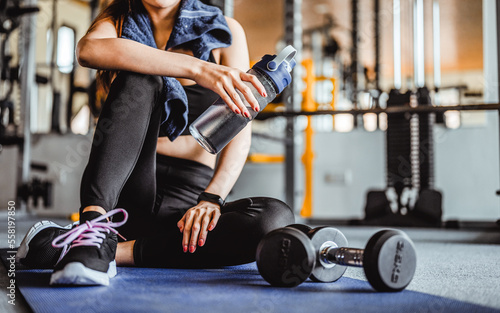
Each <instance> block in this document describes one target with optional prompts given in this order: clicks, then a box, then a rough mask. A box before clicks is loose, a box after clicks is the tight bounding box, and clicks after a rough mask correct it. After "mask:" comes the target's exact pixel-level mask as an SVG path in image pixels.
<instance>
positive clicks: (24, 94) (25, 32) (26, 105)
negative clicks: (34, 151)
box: [18, 0, 37, 211]
mask: <svg viewBox="0 0 500 313" xmlns="http://www.w3.org/2000/svg"><path fill="white" fill-rule="evenodd" d="M23 4H24V5H26V6H36V4H37V0H25V1H24V3H23ZM35 34H36V15H34V14H29V15H26V16H23V17H22V23H21V36H20V38H19V40H20V44H19V47H20V49H21V50H20V55H21V59H20V60H19V63H20V72H21V75H20V90H21V103H20V106H21V118H22V119H21V120H22V121H23V123H24V124H23V138H24V142H23V145H22V147H21V148H20V151H19V153H20V155H21V156H22V161H21V162H20V164H19V167H20V169H19V173H20V175H19V176H20V177H19V179H18V184H19V185H18V186H22V185H26V184H28V182H29V178H30V169H31V168H30V167H31V114H30V112H31V108H32V107H33V106H35V105H36V102H35V100H36V98H35V92H34V90H36V84H35V42H36V38H35ZM18 202H19V204H20V206H19V208H20V210H21V211H25V210H26V203H23V202H22V201H21V200H20V199H18Z"/></svg>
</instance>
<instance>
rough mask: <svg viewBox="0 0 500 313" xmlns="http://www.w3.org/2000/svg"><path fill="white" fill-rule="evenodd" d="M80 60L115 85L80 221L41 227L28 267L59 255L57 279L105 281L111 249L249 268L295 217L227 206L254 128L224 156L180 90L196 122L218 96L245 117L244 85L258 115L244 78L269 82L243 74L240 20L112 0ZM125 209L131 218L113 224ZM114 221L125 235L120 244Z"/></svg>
mask: <svg viewBox="0 0 500 313" xmlns="http://www.w3.org/2000/svg"><path fill="white" fill-rule="evenodd" d="M153 41H154V42H153ZM77 57H78V61H79V63H80V64H81V65H83V66H86V67H91V68H96V69H99V70H101V71H100V72H99V75H98V83H100V84H101V86H103V87H104V90H106V89H107V86H109V83H110V82H111V80H113V82H112V84H111V86H110V87H109V93H108V96H107V99H106V102H105V104H104V106H103V109H102V112H101V115H100V118H99V121H98V124H97V127H96V130H95V134H94V140H93V146H92V151H91V154H90V158H89V163H88V165H87V168H86V170H85V173H84V175H83V178H82V187H81V192H80V195H81V209H80V212H81V214H80V223H79V225H80V226H73V229H71V230H70V229H69V227H66V228H65V227H60V226H57V225H54V224H50V223H46V224H45V225H44V226H39V227H36V225H35V226H34V228H33V229H32V230H31V231H30V233H29V234H28V235H27V237H26V238H25V240H24V241H23V244H22V245H21V247H20V249H19V251H20V252H19V253H18V259H19V260H21V262H22V263H24V264H27V265H32V266H38V267H50V266H53V264H54V263H55V262H56V261H57V265H56V266H55V269H54V273H53V274H52V277H51V284H102V285H107V284H108V283H109V278H108V277H113V276H114V275H115V274H116V269H115V255H116V263H118V265H124V266H131V265H133V266H147V267H187V268H192V267H212V266H222V265H235V264H242V263H247V262H251V261H253V260H254V258H255V249H256V246H257V244H258V242H259V241H260V239H261V238H262V237H263V236H264V235H265V234H266V233H267V232H269V231H271V230H272V229H275V228H278V227H282V226H285V225H287V224H290V223H293V220H294V219H293V213H292V212H291V210H290V208H289V207H288V206H287V205H286V204H284V203H283V202H281V201H279V200H275V199H270V198H262V197H259V198H247V199H241V200H238V201H234V202H231V203H224V200H223V199H225V198H226V196H227V195H228V193H229V191H230V190H231V188H232V187H233V185H234V183H235V182H236V179H237V178H238V176H239V174H240V172H241V170H242V167H243V165H244V162H245V160H246V156H247V154H248V151H249V147H250V131H251V129H250V127H246V128H245V129H244V130H243V131H242V132H241V133H240V134H238V135H237V136H236V137H235V138H234V139H233V140H232V141H231V142H230V143H229V144H228V145H227V146H226V148H225V149H224V150H223V151H222V152H221V153H220V155H219V158H218V160H217V162H216V156H214V155H211V154H209V153H208V152H206V151H205V150H204V149H203V148H202V147H201V146H200V145H198V143H197V142H196V141H195V140H194V138H192V137H191V136H189V132H188V131H186V129H187V128H186V112H185V111H186V107H185V105H183V101H182V100H183V97H184V94H185V95H186V96H187V101H186V102H187V107H188V112H189V114H188V116H187V122H188V123H190V122H192V121H193V120H194V119H195V118H196V117H197V116H198V115H199V114H201V113H202V112H203V111H204V110H205V109H206V108H207V107H208V106H209V105H210V104H211V103H212V102H213V101H214V100H215V99H216V98H217V97H222V99H224V101H225V102H226V103H227V104H228V106H229V107H230V108H231V109H232V110H233V111H234V112H235V113H237V114H242V115H245V116H249V112H248V109H247V108H246V107H245V105H244V104H243V103H242V101H241V99H240V98H239V96H238V94H237V93H236V90H238V91H240V92H241V93H242V94H243V95H244V97H245V98H246V100H247V101H248V102H249V103H250V105H251V107H252V109H253V110H255V111H258V110H259V107H258V103H257V101H256V99H255V98H254V96H253V95H252V93H251V92H250V90H249V88H248V87H246V86H245V85H244V83H243V82H244V81H248V82H251V83H252V84H253V85H254V86H255V88H257V90H258V91H259V92H260V93H261V94H262V95H263V96H265V89H264V87H263V86H262V85H261V84H260V82H259V81H258V80H257V79H256V78H255V77H254V76H252V75H249V74H247V73H245V71H246V70H247V69H248V63H249V60H248V51H247V45H246V39H245V34H244V31H243V29H242V27H241V26H240V25H239V24H238V23H237V22H236V21H235V20H233V19H230V18H225V17H223V16H222V15H221V13H220V11H219V10H218V9H215V8H213V7H210V6H206V5H204V4H202V3H200V2H198V1H197V0H142V1H141V0H130V2H126V0H114V2H112V3H111V4H110V5H109V6H108V7H107V8H106V9H105V10H104V11H103V12H102V13H101V14H100V15H99V16H98V17H97V18H96V20H95V21H94V23H93V24H92V26H91V27H90V29H89V31H88V33H87V35H85V36H84V37H83V38H82V39H81V40H80V42H79V43H78V47H77ZM160 76H161V77H163V79H162V78H161V77H160ZM173 78H176V79H177V80H174V79H173ZM178 83H180V84H181V85H182V87H180V86H179V85H178ZM181 88H182V89H181ZM106 91H107V90H106ZM165 99H166V100H165ZM178 135H180V136H179V137H178ZM156 153H158V154H156ZM155 164H156V166H155ZM155 167H156V168H155ZM114 208H123V209H124V210H113V209H114ZM117 212H123V213H124V214H125V217H124V219H123V221H122V222H119V223H116V222H111V221H110V218H111V217H112V215H114V214H115V213H117ZM127 212H128V215H129V218H128V221H127ZM126 221H127V222H126ZM125 222H126V223H125ZM120 226H121V227H120ZM115 227H120V228H119V231H120V233H121V234H122V235H123V236H124V237H126V238H127V241H124V242H120V243H119V244H117V242H118V240H117V236H116V231H115V229H114V228H115ZM56 237H57V238H56ZM54 238H55V240H53V239H54ZM52 241H53V245H54V247H51V246H50V245H49V242H52ZM48 251H50V253H49V252H48ZM115 251H116V252H115ZM42 261H43V262H42Z"/></svg>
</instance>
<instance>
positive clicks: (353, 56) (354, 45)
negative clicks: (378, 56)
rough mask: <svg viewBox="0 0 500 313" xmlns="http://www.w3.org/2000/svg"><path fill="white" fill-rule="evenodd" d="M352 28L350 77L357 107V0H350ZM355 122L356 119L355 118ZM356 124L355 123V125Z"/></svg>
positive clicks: (353, 99) (355, 107)
mask: <svg viewBox="0 0 500 313" xmlns="http://www.w3.org/2000/svg"><path fill="white" fill-rule="evenodd" d="M351 5H352V7H351V10H352V12H351V13H352V14H351V15H352V16H351V17H352V21H351V22H352V30H351V35H352V36H351V40H352V49H351V79H352V95H351V100H352V106H353V108H354V109H357V108H358V24H359V23H358V0H352V2H351ZM355 124H356V120H355ZM355 126H356V125H355Z"/></svg>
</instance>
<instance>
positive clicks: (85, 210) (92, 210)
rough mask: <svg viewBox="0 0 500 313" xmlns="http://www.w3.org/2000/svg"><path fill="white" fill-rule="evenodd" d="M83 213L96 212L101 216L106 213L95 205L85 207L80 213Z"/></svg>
mask: <svg viewBox="0 0 500 313" xmlns="http://www.w3.org/2000/svg"><path fill="white" fill-rule="evenodd" d="M83 212H98V213H101V214H103V215H104V214H106V213H107V212H106V210H104V208H102V207H100V206H97V205H90V206H88V207H85V208H84V209H83V210H82V213H83Z"/></svg>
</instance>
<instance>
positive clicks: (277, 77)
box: [253, 46, 297, 94]
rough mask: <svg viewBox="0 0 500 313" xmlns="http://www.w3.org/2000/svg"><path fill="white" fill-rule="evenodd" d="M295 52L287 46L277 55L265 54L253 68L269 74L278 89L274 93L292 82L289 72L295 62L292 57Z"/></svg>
mask: <svg viewBox="0 0 500 313" xmlns="http://www.w3.org/2000/svg"><path fill="white" fill-rule="evenodd" d="M296 53H297V50H295V48H293V47H292V46H287V47H286V48H285V49H283V50H282V51H281V52H280V53H279V54H278V55H270V54H266V55H265V56H263V57H262V59H261V60H260V61H259V62H257V63H256V64H255V65H254V66H253V68H258V69H259V70H260V71H261V72H264V73H265V74H266V75H267V76H269V78H270V79H271V80H272V81H273V83H274V85H275V86H276V88H277V89H278V90H277V92H276V93H277V94H279V93H281V92H282V91H283V89H285V87H286V86H288V85H289V84H290V83H291V82H292V76H291V75H290V72H291V71H292V69H293V68H294V67H295V64H296V62H295V60H294V59H293V58H294V57H295V54H296Z"/></svg>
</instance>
